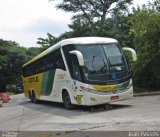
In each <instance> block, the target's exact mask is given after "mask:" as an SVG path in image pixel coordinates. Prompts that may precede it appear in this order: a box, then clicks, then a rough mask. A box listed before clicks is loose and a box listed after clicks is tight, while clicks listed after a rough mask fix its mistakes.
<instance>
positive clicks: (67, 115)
mask: <svg viewBox="0 0 160 137" xmlns="http://www.w3.org/2000/svg"><path fill="white" fill-rule="evenodd" d="M90 110H91V111H93V112H91V111H90ZM7 130H9V131H160V95H156V96H143V97H134V98H133V99H132V100H128V101H121V102H117V103H114V104H112V105H111V108H110V109H107V110H103V108H102V107H101V106H99V107H97V108H90V107H89V108H88V107H77V108H75V109H74V110H66V109H64V108H63V105H62V104H58V103H50V102H41V103H40V104H32V103H31V102H30V101H29V100H28V99H26V98H25V97H24V95H23V94H20V95H15V96H11V100H10V102H9V103H7V104H4V105H3V107H2V108H0V131H7Z"/></svg>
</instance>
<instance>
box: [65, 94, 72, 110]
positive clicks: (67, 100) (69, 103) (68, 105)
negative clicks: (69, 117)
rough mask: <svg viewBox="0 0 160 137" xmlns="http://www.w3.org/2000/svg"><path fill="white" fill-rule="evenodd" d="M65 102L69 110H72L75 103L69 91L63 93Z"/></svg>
mask: <svg viewBox="0 0 160 137" xmlns="http://www.w3.org/2000/svg"><path fill="white" fill-rule="evenodd" d="M63 104H64V107H65V108H66V109H68V110H71V109H73V108H74V106H73V104H72V103H71V99H70V97H69V94H68V93H67V92H64V93H63Z"/></svg>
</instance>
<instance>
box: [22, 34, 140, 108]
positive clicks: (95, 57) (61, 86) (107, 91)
mask: <svg viewBox="0 0 160 137" xmlns="http://www.w3.org/2000/svg"><path fill="white" fill-rule="evenodd" d="M123 50H128V51H130V52H131V53H132V57H133V60H136V59H137V56H136V52H135V51H134V50H133V49H131V48H122V47H121V46H120V45H119V43H118V41H117V40H115V39H111V38H102V37H81V38H71V39H66V40H62V41H60V42H58V43H57V44H55V45H53V46H52V47H50V48H48V49H47V50H45V51H44V52H42V53H40V54H39V55H37V56H36V57H35V58H33V59H32V60H30V61H28V62H27V63H25V64H24V65H23V86H24V93H25V96H26V97H28V98H30V99H31V102H33V103H36V102H37V101H38V100H45V101H53V102H62V103H64V106H65V107H66V108H67V109H70V108H72V106H73V105H85V106H93V105H99V104H106V103H111V102H114V101H120V100H126V99H130V98H131V97H132V96H133V87H132V79H131V72H130V70H129V67H128V65H127V61H126V58H125V55H124V53H123Z"/></svg>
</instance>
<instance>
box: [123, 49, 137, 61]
mask: <svg viewBox="0 0 160 137" xmlns="http://www.w3.org/2000/svg"><path fill="white" fill-rule="evenodd" d="M122 49H123V50H127V51H130V52H131V53H132V58H133V61H137V54H136V52H135V50H134V49H132V48H128V47H123V48H122Z"/></svg>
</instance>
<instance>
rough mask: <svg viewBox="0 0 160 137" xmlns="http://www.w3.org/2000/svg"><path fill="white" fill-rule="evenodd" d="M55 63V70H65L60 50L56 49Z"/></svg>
mask: <svg viewBox="0 0 160 137" xmlns="http://www.w3.org/2000/svg"><path fill="white" fill-rule="evenodd" d="M55 62H56V68H59V69H62V70H66V68H65V65H64V61H63V58H62V55H61V52H60V49H58V51H56V54H55Z"/></svg>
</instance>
